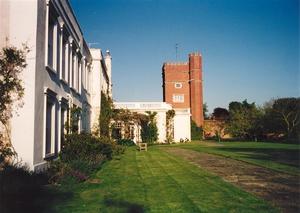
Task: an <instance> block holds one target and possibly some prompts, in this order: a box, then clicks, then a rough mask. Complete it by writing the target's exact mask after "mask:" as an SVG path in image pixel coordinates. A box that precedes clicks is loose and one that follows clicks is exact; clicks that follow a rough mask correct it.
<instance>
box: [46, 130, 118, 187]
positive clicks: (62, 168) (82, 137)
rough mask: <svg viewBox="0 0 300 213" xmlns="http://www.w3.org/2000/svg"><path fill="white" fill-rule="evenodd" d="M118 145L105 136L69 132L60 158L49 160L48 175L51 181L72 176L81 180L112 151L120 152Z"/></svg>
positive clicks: (108, 156)
mask: <svg viewBox="0 0 300 213" xmlns="http://www.w3.org/2000/svg"><path fill="white" fill-rule="evenodd" d="M122 152H124V151H121V149H120V147H119V146H118V145H117V144H116V143H115V142H113V141H112V140H110V139H109V138H107V137H101V138H99V137H94V136H92V135H90V134H86V133H81V134H70V135H67V136H66V139H65V140H64V142H63V147H62V150H61V153H60V158H59V159H58V160H56V161H53V162H51V166H50V169H49V176H50V180H51V182H63V181H64V179H66V178H67V179H68V178H70V177H71V178H73V179H74V180H76V181H83V180H86V179H87V178H88V176H89V175H90V174H91V173H92V172H93V171H94V170H95V169H97V168H100V166H101V165H102V163H103V162H104V161H105V160H106V159H112V156H113V153H114V154H116V153H118V154H119V153H122Z"/></svg>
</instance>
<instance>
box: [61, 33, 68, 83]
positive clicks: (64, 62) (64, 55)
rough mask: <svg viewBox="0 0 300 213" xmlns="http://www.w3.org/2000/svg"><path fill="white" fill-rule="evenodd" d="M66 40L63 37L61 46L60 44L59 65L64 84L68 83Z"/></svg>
mask: <svg viewBox="0 0 300 213" xmlns="http://www.w3.org/2000/svg"><path fill="white" fill-rule="evenodd" d="M68 46H69V44H68V39H67V38H66V36H63V44H62V52H61V54H62V61H61V63H62V65H61V78H62V79H63V80H65V81H66V82H67V81H68V75H67V74H68V73H67V70H68Z"/></svg>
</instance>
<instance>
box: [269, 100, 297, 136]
mask: <svg viewBox="0 0 300 213" xmlns="http://www.w3.org/2000/svg"><path fill="white" fill-rule="evenodd" d="M265 111H266V116H265V117H266V119H265V125H266V126H267V128H268V129H269V131H272V132H277V133H283V134H284V135H285V136H286V137H287V138H289V139H291V138H294V137H297V133H298V134H299V132H300V98H279V99H275V100H272V101H271V102H270V103H269V104H268V105H267V106H266V107H265Z"/></svg>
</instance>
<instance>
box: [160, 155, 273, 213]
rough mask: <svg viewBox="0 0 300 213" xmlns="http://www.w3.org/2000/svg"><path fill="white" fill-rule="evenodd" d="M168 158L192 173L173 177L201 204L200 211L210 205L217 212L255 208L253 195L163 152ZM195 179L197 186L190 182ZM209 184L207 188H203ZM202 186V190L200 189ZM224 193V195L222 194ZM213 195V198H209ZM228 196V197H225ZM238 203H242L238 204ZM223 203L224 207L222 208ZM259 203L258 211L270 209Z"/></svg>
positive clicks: (251, 210) (255, 201)
mask: <svg viewBox="0 0 300 213" xmlns="http://www.w3.org/2000/svg"><path fill="white" fill-rule="evenodd" d="M163 154H164V155H166V157H168V158H169V159H170V161H173V162H176V164H177V165H180V166H181V167H182V168H184V170H186V171H189V173H192V175H190V176H189V177H185V179H182V178H178V176H176V175H175V176H174V179H176V180H177V182H178V183H180V184H181V185H182V188H184V190H186V191H188V194H189V197H190V198H191V199H192V200H193V201H194V202H198V203H199V205H201V211H205V212H206V211H212V209H211V207H212V206H213V207H214V209H217V211H218V212H228V211H233V212H239V211H243V212H253V211H255V208H257V206H256V205H257V204H258V203H260V202H257V200H259V198H256V197H255V198H253V196H246V195H245V194H246V192H244V191H242V190H240V189H238V188H236V187H232V185H231V184H229V183H226V182H224V181H223V180H221V179H220V178H219V177H217V176H215V175H211V174H209V173H208V172H206V171H204V170H202V169H200V170H202V172H201V173H199V172H198V170H197V169H199V168H197V169H196V168H191V167H194V165H190V164H188V163H187V162H186V161H183V160H179V159H178V158H175V157H173V156H170V155H169V154H167V153H163ZM195 179H197V180H201V182H198V185H200V187H199V186H197V185H196V186H191V185H190V183H191V182H193V181H195ZM207 186H209V190H208V191H207V190H205V189H206V188H207ZM201 188H202V190H201ZM224 194H225V196H224ZM199 195H201V197H202V200H201V201H200V202H199ZM212 197H214V198H215V199H211V198H212ZM227 198H229V199H227ZM231 199H232V200H237V202H236V203H230V200H231ZM240 203H241V204H242V205H240ZM244 203H248V204H249V205H248V209H247V210H246V209H243V205H244ZM224 204H225V208H226V209H224ZM259 205H261V207H259V209H260V212H269V211H272V210H271V209H269V207H266V206H265V204H264V203H263V202H261V203H260V204H259Z"/></svg>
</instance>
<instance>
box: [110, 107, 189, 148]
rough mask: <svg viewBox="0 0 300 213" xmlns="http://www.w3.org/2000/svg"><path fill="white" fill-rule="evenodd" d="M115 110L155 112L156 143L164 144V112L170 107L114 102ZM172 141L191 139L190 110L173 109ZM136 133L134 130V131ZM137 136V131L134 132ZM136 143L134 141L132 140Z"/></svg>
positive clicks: (170, 108)
mask: <svg viewBox="0 0 300 213" xmlns="http://www.w3.org/2000/svg"><path fill="white" fill-rule="evenodd" d="M114 106H115V108H117V109H128V110H130V111H132V112H138V113H144V114H145V113H146V111H151V112H157V115H156V125H157V128H158V142H159V143H164V142H166V112H167V111H168V110H172V106H171V105H170V104H167V103H165V102H114ZM174 110H175V116H174V141H175V142H179V141H180V139H183V140H184V139H186V138H187V139H188V140H190V139H191V129H190V109H184V110H182V109H174ZM135 131H136V130H135ZM136 134H137V131H136ZM134 141H135V142H136V140H134Z"/></svg>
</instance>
